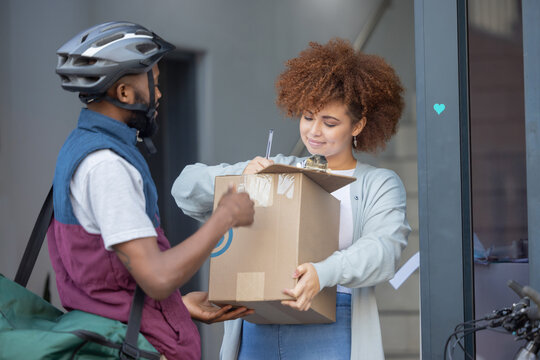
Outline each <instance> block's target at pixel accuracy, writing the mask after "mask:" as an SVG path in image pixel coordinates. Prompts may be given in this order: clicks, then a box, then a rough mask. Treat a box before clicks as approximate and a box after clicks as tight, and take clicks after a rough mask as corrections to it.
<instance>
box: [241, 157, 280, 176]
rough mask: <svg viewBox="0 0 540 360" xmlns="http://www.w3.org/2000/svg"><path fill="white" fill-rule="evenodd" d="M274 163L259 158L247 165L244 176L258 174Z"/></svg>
mask: <svg viewBox="0 0 540 360" xmlns="http://www.w3.org/2000/svg"><path fill="white" fill-rule="evenodd" d="M273 163H274V161H273V160H270V159H267V158H263V157H261V156H257V157H256V158H254V159H253V160H251V161H250V162H249V163H248V164H247V166H246V168H245V169H244V172H243V173H242V175H249V174H256V173H258V172H259V171H261V170H262V169H264V168H266V167H268V166H270V165H272V164H273Z"/></svg>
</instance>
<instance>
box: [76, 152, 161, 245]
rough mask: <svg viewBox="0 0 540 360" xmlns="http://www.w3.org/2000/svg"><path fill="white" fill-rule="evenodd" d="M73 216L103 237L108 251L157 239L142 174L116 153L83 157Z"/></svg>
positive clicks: (94, 153)
mask: <svg viewBox="0 0 540 360" xmlns="http://www.w3.org/2000/svg"><path fill="white" fill-rule="evenodd" d="M70 200H71V206H72V207H73V214H75V217H76V218H77V220H78V221H79V223H80V224H81V226H82V227H83V228H84V230H86V231H87V232H89V233H91V234H101V237H102V238H103V242H104V245H105V248H106V249H107V250H109V251H112V250H113V249H112V246H113V245H116V244H120V243H122V242H126V241H130V240H133V239H138V238H143V237H152V236H157V233H156V230H155V229H154V225H153V224H152V221H151V220H150V218H149V217H148V215H146V211H145V209H146V200H145V197H144V189H143V180H142V176H141V174H140V173H139V171H138V170H137V169H136V168H135V167H134V166H133V165H131V164H130V163H129V162H127V161H126V160H125V159H124V158H122V157H121V156H119V155H118V154H116V153H115V152H113V151H111V150H108V149H104V150H98V151H95V152H93V153H91V154H89V155H88V156H87V157H86V158H84V159H83V160H82V161H81V163H80V164H79V166H78V167H77V169H76V170H75V173H74V174H73V177H72V178H71V183H70Z"/></svg>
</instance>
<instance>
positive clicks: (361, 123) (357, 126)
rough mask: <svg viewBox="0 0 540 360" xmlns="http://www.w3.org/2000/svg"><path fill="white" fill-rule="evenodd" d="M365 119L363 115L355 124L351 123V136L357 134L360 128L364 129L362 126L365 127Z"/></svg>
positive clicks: (360, 130)
mask: <svg viewBox="0 0 540 360" xmlns="http://www.w3.org/2000/svg"><path fill="white" fill-rule="evenodd" d="M366 123H367V119H366V117H365V116H364V117H363V118H362V119H360V121H358V122H357V123H356V124H354V125H353V132H352V136H358V135H359V134H360V133H361V132H362V130H364V127H366Z"/></svg>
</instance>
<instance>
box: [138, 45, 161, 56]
mask: <svg viewBox="0 0 540 360" xmlns="http://www.w3.org/2000/svg"><path fill="white" fill-rule="evenodd" d="M136 48H137V50H139V51H140V52H141V53H143V54H147V53H149V52H152V51H155V50H157V48H158V47H157V45H156V44H154V43H144V44H139V45H137V46H136Z"/></svg>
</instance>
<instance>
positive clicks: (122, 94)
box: [115, 83, 135, 104]
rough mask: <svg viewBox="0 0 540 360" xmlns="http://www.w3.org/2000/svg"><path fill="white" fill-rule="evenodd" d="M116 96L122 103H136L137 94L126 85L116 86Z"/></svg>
mask: <svg viewBox="0 0 540 360" xmlns="http://www.w3.org/2000/svg"><path fill="white" fill-rule="evenodd" d="M115 95H116V98H117V99H118V101H120V102H123V103H125V104H133V103H135V92H134V91H133V88H132V87H131V86H129V85H127V84H125V83H119V84H118V85H117V86H116V91H115Z"/></svg>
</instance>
